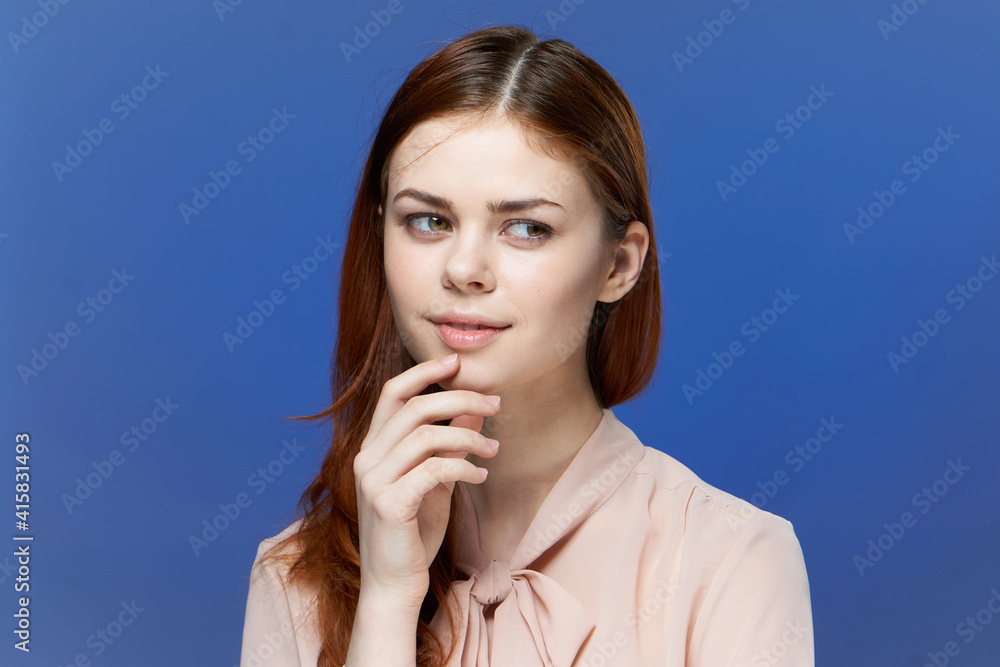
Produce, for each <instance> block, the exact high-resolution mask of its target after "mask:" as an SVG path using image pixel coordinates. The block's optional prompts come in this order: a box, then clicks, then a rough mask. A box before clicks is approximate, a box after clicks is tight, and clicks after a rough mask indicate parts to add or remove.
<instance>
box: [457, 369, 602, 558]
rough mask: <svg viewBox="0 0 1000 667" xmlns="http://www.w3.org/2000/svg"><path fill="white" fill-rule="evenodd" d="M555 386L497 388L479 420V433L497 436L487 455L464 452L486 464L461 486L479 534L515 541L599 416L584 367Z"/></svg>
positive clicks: (589, 433)
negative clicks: (477, 479) (495, 407)
mask: <svg viewBox="0 0 1000 667" xmlns="http://www.w3.org/2000/svg"><path fill="white" fill-rule="evenodd" d="M553 384H558V385H559V388H558V389H556V388H555V387H553V386H550V385H549V383H544V382H543V383H538V382H537V380H536V382H535V383H533V384H532V386H531V388H530V389H529V388H525V387H513V388H510V389H508V390H506V391H497V392H495V393H497V394H498V395H499V396H500V397H501V399H502V400H501V403H500V412H498V413H497V414H496V415H494V416H493V417H488V418H486V419H485V420H484V422H483V428H482V431H481V432H482V433H483V434H484V435H486V436H488V437H491V438H494V439H496V440H498V441H499V442H500V450H499V451H498V452H497V454H496V455H495V456H493V457H491V458H488V459H484V458H480V457H478V456H476V455H474V454H470V455H469V456H468V457H467V458H468V460H469V461H471V462H472V463H474V464H475V465H477V466H481V467H483V468H486V469H487V470H489V476H488V477H487V478H486V481H485V482H482V483H481V484H469V485H466V488H467V489H468V491H469V496H470V498H471V500H472V503H473V506H474V507H475V509H476V516H477V518H478V522H479V529H480V539H481V540H484V539H489V540H491V541H493V542H499V543H504V542H506V543H507V547H508V548H509V549H513V548H514V546H516V544H517V543H518V542H519V541H520V538H521V536H523V534H524V533H525V531H527V529H528V526H529V525H530V524H531V521H532V519H534V517H535V514H537V512H538V509H539V508H540V507H541V505H542V502H543V501H544V500H545V498H546V496H548V494H549V492H550V491H551V490H552V487H554V486H555V484H556V482H557V481H558V480H559V478H560V477H561V476H562V474H563V472H564V471H565V470H566V468H567V467H569V464H570V463H571V462H572V461H573V458H574V457H575V456H576V455H577V453H578V452H579V451H580V449H581V448H582V447H583V445H584V443H585V442H586V441H587V440H588V439H589V438H590V436H591V435H593V433H594V431H595V430H596V429H597V426H598V425H599V424H600V423H601V419H602V417H603V416H604V415H603V412H602V411H601V407H600V404H599V403H598V402H597V398H596V397H595V396H594V393H593V389H592V388H591V386H590V381H589V379H588V377H587V373H586V369H585V368H583V373H582V374H581V376H580V377H577V378H575V379H574V380H573V381H571V382H565V380H562V381H560V382H559V383H553Z"/></svg>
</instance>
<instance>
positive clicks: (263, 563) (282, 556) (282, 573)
mask: <svg viewBox="0 0 1000 667" xmlns="http://www.w3.org/2000/svg"><path fill="white" fill-rule="evenodd" d="M302 521H303V519H297V520H296V521H293V522H292V523H291V524H290V525H288V526H287V527H285V528H284V529H283V530H281V531H280V532H278V533H276V534H275V535H272V536H271V537H267V538H264V539H263V540H261V541H260V542H259V543H258V544H257V554H256V556H255V557H254V561H253V567H252V571H253V574H254V575H258V576H259V575H263V574H264V573H265V572H270V573H271V574H272V576H274V575H277V576H278V577H279V578H280V579H285V577H286V576H287V572H288V570H289V568H290V567H291V564H292V562H294V559H295V558H297V557H298V554H299V546H298V542H297V541H296V540H295V539H294V538H295V537H296V536H297V535H298V532H299V528H300V527H301V526H302ZM289 538H292V539H289Z"/></svg>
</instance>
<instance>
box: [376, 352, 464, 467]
mask: <svg viewBox="0 0 1000 667" xmlns="http://www.w3.org/2000/svg"><path fill="white" fill-rule="evenodd" d="M448 356H450V355H448ZM445 358H446V357H439V358H437V359H428V360H427V361H425V362H423V363H419V364H417V365H416V366H414V367H413V368H409V369H407V370H405V371H403V372H402V373H400V374H399V375H397V376H396V377H394V378H392V379H391V380H389V381H388V382H386V383H385V385H384V386H383V387H382V393H381V394H380V395H379V399H378V403H377V404H376V406H375V412H374V413H373V414H372V421H371V426H370V427H369V431H368V432H369V435H371V436H372V438H370V439H368V441H367V442H364V443H362V449H364V448H365V446H366V445H368V444H370V441H371V440H373V439H374V438H377V437H378V434H379V433H380V432H381V431H382V428H383V427H384V426H385V424H386V422H387V421H389V419H390V418H391V417H392V415H394V414H396V412H398V411H399V409H400V408H402V407H403V406H404V405H405V404H406V402H407V401H408V400H410V399H411V398H413V397H414V396H417V395H418V394H419V393H420V392H422V391H423V390H424V389H426V388H427V387H429V386H430V385H432V384H434V383H435V382H438V381H439V380H443V379H444V378H446V377H448V376H449V375H452V374H453V373H455V371H457V370H458V368H459V366H460V365H461V360H460V359H458V358H457V357H456V359H455V361H454V362H453V363H451V364H446V363H444V359H445Z"/></svg>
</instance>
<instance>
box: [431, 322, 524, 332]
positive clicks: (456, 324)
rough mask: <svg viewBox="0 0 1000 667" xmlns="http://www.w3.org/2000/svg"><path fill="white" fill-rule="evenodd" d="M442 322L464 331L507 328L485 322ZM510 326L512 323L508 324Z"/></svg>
mask: <svg viewBox="0 0 1000 667" xmlns="http://www.w3.org/2000/svg"><path fill="white" fill-rule="evenodd" d="M441 324H447V325H448V326H450V327H453V328H455V329H461V330H462V331H477V330H479V329H506V328H507V327H489V326H486V325H485V324H466V323H465V322H441ZM508 326H510V325H508Z"/></svg>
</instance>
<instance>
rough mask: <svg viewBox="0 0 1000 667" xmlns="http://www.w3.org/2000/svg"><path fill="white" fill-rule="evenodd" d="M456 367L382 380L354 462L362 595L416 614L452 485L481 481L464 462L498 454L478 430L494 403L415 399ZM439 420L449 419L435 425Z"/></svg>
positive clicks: (439, 362) (479, 397)
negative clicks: (391, 602) (387, 600)
mask: <svg viewBox="0 0 1000 667" xmlns="http://www.w3.org/2000/svg"><path fill="white" fill-rule="evenodd" d="M460 365H461V364H460V360H459V359H458V358H456V359H455V361H454V362H452V363H451V364H445V363H444V361H443V359H432V360H429V361H425V362H423V363H421V364H417V365H416V366H414V367H413V368H410V369H409V370H407V371H404V372H403V373H400V374H399V375H397V376H396V377H394V378H392V379H391V380H389V381H388V382H386V383H385V386H384V387H383V388H382V393H381V395H380V396H379V400H378V404H377V405H376V407H375V413H374V415H373V416H372V422H371V426H370V427H369V430H368V434H367V435H366V436H365V440H364V442H363V443H362V444H361V450H360V451H359V452H358V455H357V456H356V457H355V459H354V476H355V487H356V490H357V498H358V526H359V533H360V535H359V539H360V543H361V544H360V551H361V590H362V592H365V591H367V592H369V593H372V594H375V595H377V596H379V597H383V598H384V597H390V598H392V599H394V600H398V601H399V603H401V604H404V605H407V606H409V607H411V608H415V609H417V610H419V608H420V605H421V604H422V603H423V600H424V596H425V595H426V594H427V590H428V586H429V585H430V575H429V573H428V569H429V568H430V565H431V563H432V562H433V561H434V557H435V556H436V555H437V552H438V550H439V549H440V548H441V543H442V541H443V540H444V534H445V532H446V530H447V528H448V519H449V515H450V509H451V494H452V491H453V490H454V488H455V482H457V481H458V480H462V481H464V482H468V483H471V484H479V483H481V482H483V481H484V480H485V479H486V470H485V469H483V468H480V467H478V466H476V465H474V464H473V463H472V462H471V461H467V460H465V457H466V456H467V455H468V454H470V453H473V454H476V455H477V456H479V457H483V458H485V457H491V456H493V455H494V454H496V452H497V448H496V447H495V446H493V445H492V444H490V443H491V441H490V440H489V439H488V438H487V437H486V436H484V435H482V434H481V433H479V430H480V429H481V428H482V426H483V418H484V417H486V416H492V415H495V414H496V413H497V412H498V411H499V409H500V408H499V397H494V398H495V399H497V405H493V404H492V403H490V402H489V401H488V400H487V397H486V396H485V395H483V394H481V393H479V392H476V391H466V390H448V391H441V392H437V393H433V394H423V395H420V392H421V391H423V390H424V389H425V388H426V387H428V386H430V385H431V384H434V383H436V382H439V381H441V380H442V379H444V378H446V377H448V376H450V375H453V374H454V373H455V372H456V371H457V370H458V369H459V366H460ZM443 419H452V420H453V421H452V422H450V424H449V425H448V426H437V425H434V424H433V422H436V421H440V420H443ZM494 442H495V441H494Z"/></svg>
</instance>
